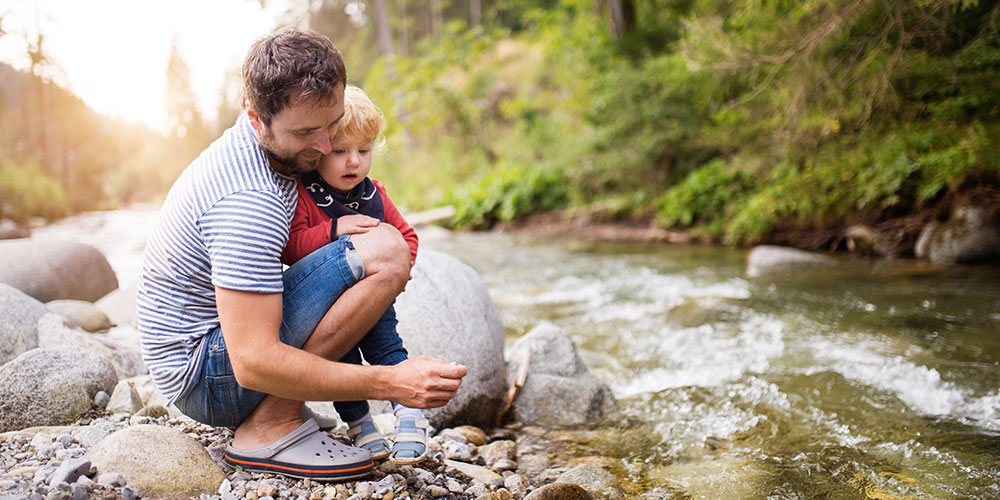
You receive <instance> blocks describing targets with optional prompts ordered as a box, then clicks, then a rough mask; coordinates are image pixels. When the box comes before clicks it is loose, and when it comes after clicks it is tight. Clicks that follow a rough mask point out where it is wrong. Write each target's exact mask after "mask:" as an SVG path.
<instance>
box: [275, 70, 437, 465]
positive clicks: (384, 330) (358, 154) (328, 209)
mask: <svg viewBox="0 0 1000 500" xmlns="http://www.w3.org/2000/svg"><path fill="white" fill-rule="evenodd" d="M384 124H385V119H384V118H383V116H382V113H381V111H379V109H378V108H377V107H376V106H375V104H374V103H372V101H371V99H369V98H368V96H367V95H366V94H365V92H364V91H363V90H361V89H359V88H358V87H355V86H352V85H348V86H347V87H346V89H345V90H344V116H343V118H341V120H340V129H339V131H338V132H337V135H336V136H334V137H333V139H332V140H331V142H332V151H331V152H330V154H328V155H326V156H324V157H323V159H322V160H320V164H319V167H318V168H317V170H315V171H313V172H309V173H306V174H304V175H302V177H300V178H299V179H298V181H297V184H298V186H297V189H298V194H299V201H298V205H297V206H296V209H295V216H294V217H293V218H292V223H291V229H290V232H289V235H288V244H287V245H286V246H285V249H284V251H283V252H282V261H284V262H285V263H286V264H289V265H291V264H292V263H294V262H296V261H298V260H299V259H301V258H303V257H305V256H306V255H308V254H310V253H311V252H313V251H315V250H317V249H319V248H320V247H322V246H324V245H326V244H328V243H330V242H331V241H334V240H336V239H338V238H347V237H349V236H350V235H351V234H358V233H364V232H367V231H368V230H369V228H372V227H375V226H377V225H378V224H379V223H380V222H385V223H387V224H391V225H393V226H395V227H396V229H398V230H399V232H400V233H401V234H402V235H403V238H404V239H405V240H406V243H407V245H408V246H409V247H410V265H413V263H414V262H415V261H416V258H417V233H416V232H415V231H414V230H413V228H412V227H410V225H409V224H408V223H407V222H406V220H405V219H403V216H402V215H400V213H399V210H397V209H396V206H395V205H394V204H393V203H392V199H390V198H389V195H388V194H386V191H385V186H383V185H382V183H380V182H378V181H376V180H372V179H369V178H368V172H369V170H371V163H372V153H373V151H374V150H375V149H377V148H378V147H380V146H382V144H383V143H384V141H385V138H384V137H383V136H382V130H383V127H384ZM396 324H397V321H396V312H395V310H394V308H393V307H392V306H389V309H388V310H387V311H386V313H385V315H383V316H382V318H381V319H380V320H379V321H378V323H376V324H375V326H374V327H373V328H372V330H371V331H369V332H368V334H367V335H365V337H364V339H362V340H361V342H360V343H359V344H358V348H355V349H353V350H352V351H351V352H349V353H348V354H347V355H346V356H344V358H343V359H341V361H342V362H345V363H355V364H360V363H361V356H362V355H363V356H364V359H365V360H366V361H368V363H369V364H372V365H396V364H399V363H401V362H403V361H405V360H406V359H407V353H406V349H404V348H403V343H402V340H400V338H399V335H398V334H397V332H396ZM392 406H393V408H394V410H393V413H394V414H395V416H396V419H397V422H398V424H397V426H396V434H395V436H394V438H393V444H392V447H391V448H390V446H389V443H388V442H387V441H386V439H385V436H383V435H382V434H381V433H379V431H378V429H377V428H376V427H375V424H374V423H373V422H372V415H371V411H370V409H369V408H368V402H367V401H338V402H335V403H334V408H335V409H336V410H337V413H338V414H340V418H341V419H342V420H344V421H345V422H347V425H348V435H349V436H350V437H351V438H352V439H353V440H354V445H355V446H357V447H359V448H365V449H367V450H369V451H371V453H372V458H375V459H380V458H385V457H386V456H388V457H389V460H390V461H391V462H393V463H395V464H413V463H418V462H420V461H422V460H423V459H424V458H425V457H426V456H427V446H426V440H425V438H426V432H427V420H426V419H424V416H423V413H422V412H421V411H420V410H419V409H415V408H407V407H405V406H403V405H400V404H398V403H396V402H392Z"/></svg>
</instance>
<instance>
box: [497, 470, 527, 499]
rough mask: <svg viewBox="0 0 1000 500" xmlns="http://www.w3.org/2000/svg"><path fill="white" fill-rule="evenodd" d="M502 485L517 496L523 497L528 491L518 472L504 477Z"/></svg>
mask: <svg viewBox="0 0 1000 500" xmlns="http://www.w3.org/2000/svg"><path fill="white" fill-rule="evenodd" d="M503 487H504V488H507V489H508V490H510V491H511V493H513V494H514V496H517V497H523V496H524V494H525V493H526V492H527V491H528V484H527V483H526V482H525V481H524V478H523V477H521V475H520V474H511V475H509V476H507V477H506V478H504V480H503Z"/></svg>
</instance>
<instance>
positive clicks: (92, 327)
mask: <svg viewBox="0 0 1000 500" xmlns="http://www.w3.org/2000/svg"><path fill="white" fill-rule="evenodd" d="M45 308H46V309H48V310H49V311H51V312H54V313H56V314H61V315H62V316H64V317H65V318H66V319H67V320H69V323H70V324H72V325H73V326H76V327H78V328H82V329H84V330H86V331H88V332H98V331H101V330H107V329H109V328H111V320H109V319H108V315H107V314H104V311H101V310H100V309H98V308H97V306H95V305H94V304H91V303H90V302H86V301H83V300H72V299H60V300H53V301H51V302H49V303H47V304H45Z"/></svg>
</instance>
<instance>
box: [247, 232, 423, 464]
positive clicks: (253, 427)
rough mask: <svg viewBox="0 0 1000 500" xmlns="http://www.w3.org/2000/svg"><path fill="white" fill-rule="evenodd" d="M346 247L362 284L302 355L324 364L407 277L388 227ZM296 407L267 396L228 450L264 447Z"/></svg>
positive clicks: (361, 331)
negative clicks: (318, 358) (313, 356)
mask: <svg viewBox="0 0 1000 500" xmlns="http://www.w3.org/2000/svg"><path fill="white" fill-rule="evenodd" d="M350 242H351V243H352V244H353V246H354V251H355V252H356V254H357V256H358V257H360V259H361V261H362V262H363V263H364V278H363V279H361V280H360V281H358V282H357V283H355V284H354V285H353V286H351V287H350V288H348V289H347V290H346V291H344V293H343V294H342V295H341V296H340V297H339V298H336V299H335V301H334V302H333V305H332V306H331V307H330V308H329V310H327V312H326V314H324V315H323V317H322V319H321V320H320V321H319V324H318V325H316V326H315V328H314V329H313V330H312V332H311V334H310V335H309V339H308V340H306V342H305V344H303V345H302V349H303V350H305V351H308V352H310V353H313V354H316V355H319V356H321V357H323V358H325V359H329V360H339V359H340V358H342V357H343V356H344V355H345V354H346V353H347V351H348V350H349V349H351V348H353V347H354V346H356V345H357V344H358V342H359V341H360V340H361V338H362V337H364V335H365V333H367V332H368V331H369V330H370V329H371V328H372V326H374V325H375V323H376V322H377V321H378V319H379V318H380V317H381V316H382V315H383V313H385V311H386V309H388V307H389V305H390V304H392V301H393V300H395V298H396V296H397V295H399V293H400V292H402V291H403V288H404V287H405V286H406V282H407V280H408V279H409V273H410V255H409V248H408V247H407V246H406V242H405V241H404V240H403V237H402V236H401V235H400V234H399V231H397V230H396V229H395V228H394V227H392V226H390V225H388V224H379V225H378V226H377V227H375V228H372V230H371V231H369V232H367V233H362V234H355V235H352V236H351V238H350ZM302 404H303V402H302V401H295V400H290V399H284V398H279V397H276V396H272V395H267V396H265V397H264V399H262V400H261V402H260V403H259V404H258V405H257V407H256V408H255V409H254V410H253V412H251V413H250V415H249V416H248V417H247V418H246V419H245V420H243V422H242V423H241V424H240V425H239V426H238V427H237V429H236V433H235V435H234V437H233V443H232V445H233V447H235V448H239V449H244V450H253V449H258V448H262V447H264V446H267V445H269V444H271V443H273V442H274V441H277V440H278V439H280V438H281V437H282V436H284V435H286V434H288V433H289V432H292V431H293V430H295V429H296V428H298V427H299V426H300V425H301V424H302V420H301V418H300V410H301V407H302Z"/></svg>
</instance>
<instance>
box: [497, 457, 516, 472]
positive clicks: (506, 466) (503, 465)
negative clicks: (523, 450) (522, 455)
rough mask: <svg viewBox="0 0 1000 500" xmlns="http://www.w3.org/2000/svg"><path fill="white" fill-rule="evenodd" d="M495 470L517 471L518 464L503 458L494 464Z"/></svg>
mask: <svg viewBox="0 0 1000 500" xmlns="http://www.w3.org/2000/svg"><path fill="white" fill-rule="evenodd" d="M493 470H498V471H508V470H517V462H515V461H513V460H511V459H509V458H501V459H500V460H497V461H496V462H494V463H493Z"/></svg>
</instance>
